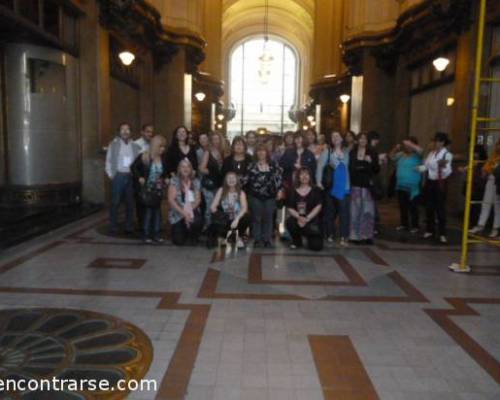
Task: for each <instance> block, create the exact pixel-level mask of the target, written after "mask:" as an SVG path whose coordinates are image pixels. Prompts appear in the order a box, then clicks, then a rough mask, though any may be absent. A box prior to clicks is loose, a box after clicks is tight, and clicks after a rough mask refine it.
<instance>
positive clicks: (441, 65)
mask: <svg viewBox="0 0 500 400" xmlns="http://www.w3.org/2000/svg"><path fill="white" fill-rule="evenodd" d="M449 63H450V60H449V59H447V58H446V57H438V58H436V59H435V60H434V61H433V62H432V65H434V68H436V70H437V71H439V72H443V71H444V70H445V69H446V67H447V66H448V64H449Z"/></svg>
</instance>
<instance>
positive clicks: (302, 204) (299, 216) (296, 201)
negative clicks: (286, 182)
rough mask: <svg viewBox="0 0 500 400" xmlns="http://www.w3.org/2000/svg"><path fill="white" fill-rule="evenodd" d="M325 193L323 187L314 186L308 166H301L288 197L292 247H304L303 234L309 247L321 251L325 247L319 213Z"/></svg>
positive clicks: (289, 230)
mask: <svg viewBox="0 0 500 400" xmlns="http://www.w3.org/2000/svg"><path fill="white" fill-rule="evenodd" d="M322 202H323V194H322V193H321V189H319V188H318V187H316V186H312V176H311V172H310V171H309V169H308V168H305V167H302V168H300V169H299V170H298V171H297V173H296V176H295V182H294V190H292V191H291V192H290V195H289V197H288V199H287V208H288V213H289V214H290V216H289V217H288V219H287V220H286V227H287V229H288V232H290V236H291V237H292V245H291V246H290V247H291V248H292V249H295V248H297V247H302V236H305V237H306V238H307V247H308V248H309V249H310V250H314V251H319V250H321V249H322V248H323V235H322V233H321V228H320V223H319V214H320V212H321V207H322V205H321V204H322Z"/></svg>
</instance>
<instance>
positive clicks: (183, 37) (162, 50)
mask: <svg viewBox="0 0 500 400" xmlns="http://www.w3.org/2000/svg"><path fill="white" fill-rule="evenodd" d="M97 1H98V3H99V5H100V11H101V13H100V22H101V25H102V26H103V27H105V28H106V29H108V30H110V31H113V32H114V33H115V35H117V36H122V37H125V38H127V39H130V40H132V41H134V42H135V43H138V44H139V45H141V46H143V47H146V48H150V49H152V51H153V54H154V58H155V66H156V67H159V66H161V65H162V64H164V63H168V62H169V61H170V59H171V58H172V56H173V55H174V54H175V53H176V52H177V50H178V48H179V46H184V47H185V48H186V54H187V57H188V62H189V63H190V64H191V65H192V69H194V70H195V69H196V66H197V65H199V64H200V63H201V62H202V61H203V60H204V59H205V54H204V51H203V49H204V48H205V46H206V42H205V40H204V39H203V38H202V37H200V36H199V35H197V34H196V33H194V32H191V31H189V30H187V29H179V28H171V27H165V26H164V25H162V23H161V15H160V13H159V12H158V10H156V8H154V7H153V6H151V5H150V4H148V3H147V2H146V1H144V0H97Z"/></svg>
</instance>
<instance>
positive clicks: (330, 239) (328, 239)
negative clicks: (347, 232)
mask: <svg viewBox="0 0 500 400" xmlns="http://www.w3.org/2000/svg"><path fill="white" fill-rule="evenodd" d="M326 241H327V242H328V243H333V242H334V240H333V236H328V238H327V239H326Z"/></svg>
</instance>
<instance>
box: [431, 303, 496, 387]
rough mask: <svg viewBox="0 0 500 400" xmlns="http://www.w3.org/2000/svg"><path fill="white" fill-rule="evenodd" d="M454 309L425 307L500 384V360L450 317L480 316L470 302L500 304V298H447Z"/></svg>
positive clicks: (435, 320)
mask: <svg viewBox="0 0 500 400" xmlns="http://www.w3.org/2000/svg"><path fill="white" fill-rule="evenodd" d="M445 300H446V301H447V302H448V303H450V305H451V306H453V309H451V310H450V309H444V310H443V309H424V311H425V312H426V313H427V314H428V315H429V316H430V317H431V318H432V319H433V320H434V322H436V323H437V324H438V325H439V326H440V327H441V328H442V329H443V330H444V331H445V332H446V333H447V334H448V335H449V336H450V337H451V338H452V339H453V340H454V341H455V342H456V343H457V344H458V345H459V346H460V347H461V348H462V349H463V350H464V351H465V352H466V353H467V354H468V355H469V356H470V357H471V358H472V359H473V360H474V361H476V363H478V364H479V365H480V366H481V368H483V369H484V370H485V371H486V372H487V373H488V374H489V375H490V376H491V377H492V378H493V379H494V380H495V381H496V382H497V383H498V384H500V362H499V361H498V360H497V359H496V358H495V357H493V355H491V354H490V353H488V351H487V350H486V349H485V348H484V347H482V346H481V345H480V344H479V343H478V342H477V341H475V340H474V339H473V338H472V337H471V336H470V335H468V334H467V333H466V332H465V331H464V330H463V329H462V328H460V327H459V326H458V325H457V324H456V323H455V322H453V320H452V319H451V318H450V317H453V316H479V315H481V314H480V313H479V312H477V311H476V310H474V309H473V308H472V307H470V305H469V304H496V305H500V298H461V297H450V298H446V299H445Z"/></svg>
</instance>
